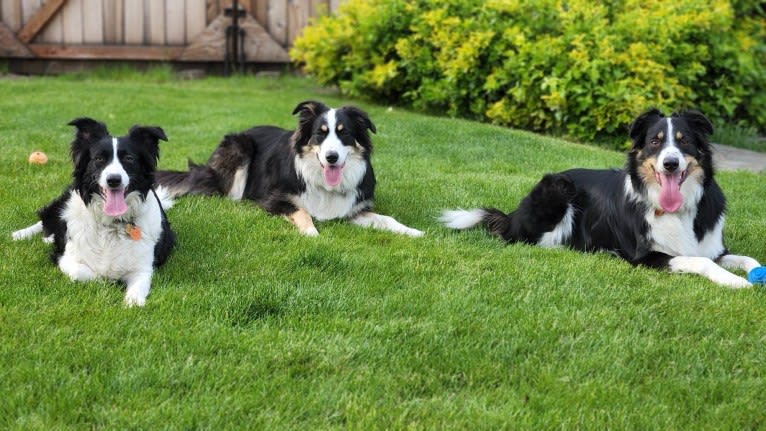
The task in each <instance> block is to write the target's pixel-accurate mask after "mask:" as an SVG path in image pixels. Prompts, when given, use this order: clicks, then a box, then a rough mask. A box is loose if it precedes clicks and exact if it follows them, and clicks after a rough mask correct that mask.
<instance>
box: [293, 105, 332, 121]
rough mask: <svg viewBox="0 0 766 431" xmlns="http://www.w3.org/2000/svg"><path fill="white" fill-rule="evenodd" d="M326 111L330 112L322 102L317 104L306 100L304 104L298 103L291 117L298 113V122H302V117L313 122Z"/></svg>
mask: <svg viewBox="0 0 766 431" xmlns="http://www.w3.org/2000/svg"><path fill="white" fill-rule="evenodd" d="M328 110H330V108H328V107H327V105H325V104H324V103H322V102H317V101H316V100H306V101H305V102H301V103H299V104H298V106H296V107H295V109H293V115H295V114H297V113H300V114H301V116H300V120H303V119H304V117H305V118H307V119H311V120H313V119H314V118H316V117H318V116H319V115H320V114H322V113H323V112H327V111H328Z"/></svg>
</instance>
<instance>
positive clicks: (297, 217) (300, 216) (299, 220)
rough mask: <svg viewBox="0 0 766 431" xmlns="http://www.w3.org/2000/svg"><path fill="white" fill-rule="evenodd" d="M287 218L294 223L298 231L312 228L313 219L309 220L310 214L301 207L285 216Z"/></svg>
mask: <svg viewBox="0 0 766 431" xmlns="http://www.w3.org/2000/svg"><path fill="white" fill-rule="evenodd" d="M287 218H288V220H290V222H292V224H294V225H295V226H296V227H297V228H298V230H299V231H300V232H306V231H308V230H309V229H311V228H314V221H313V220H311V214H309V212H308V211H306V210H305V209H303V208H299V209H298V211H295V212H294V213H292V214H290V215H289V216H287Z"/></svg>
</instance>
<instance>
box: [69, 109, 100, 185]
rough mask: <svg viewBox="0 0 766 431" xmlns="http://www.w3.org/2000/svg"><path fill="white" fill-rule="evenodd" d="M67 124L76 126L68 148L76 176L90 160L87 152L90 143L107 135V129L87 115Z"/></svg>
mask: <svg viewBox="0 0 766 431" xmlns="http://www.w3.org/2000/svg"><path fill="white" fill-rule="evenodd" d="M67 124H68V125H69V126H75V127H76V128H77V133H75V138H74V141H72V145H71V148H70V152H71V156H72V163H73V164H74V166H75V176H77V175H78V173H80V174H81V173H82V172H84V170H85V167H86V166H87V164H88V162H89V160H90V157H89V153H88V148H89V147H90V145H91V144H93V143H94V142H98V141H99V140H101V139H103V138H105V137H107V136H109V131H108V130H107V129H106V125H105V124H104V123H102V122H100V121H96V120H94V119H92V118H88V117H81V118H75V119H74V120H72V121H70V122H69V123H67Z"/></svg>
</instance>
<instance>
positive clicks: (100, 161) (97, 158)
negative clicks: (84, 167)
mask: <svg viewBox="0 0 766 431" xmlns="http://www.w3.org/2000/svg"><path fill="white" fill-rule="evenodd" d="M105 160H106V159H104V156H96V157H94V158H93V161H94V162H96V163H104V161H105Z"/></svg>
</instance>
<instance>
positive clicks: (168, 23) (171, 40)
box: [165, 0, 186, 45]
mask: <svg viewBox="0 0 766 431" xmlns="http://www.w3.org/2000/svg"><path fill="white" fill-rule="evenodd" d="M184 6H185V4H184V0H168V1H167V3H165V32H166V40H167V43H168V44H169V45H183V44H184V42H186V18H185V16H184V15H185V10H184Z"/></svg>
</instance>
